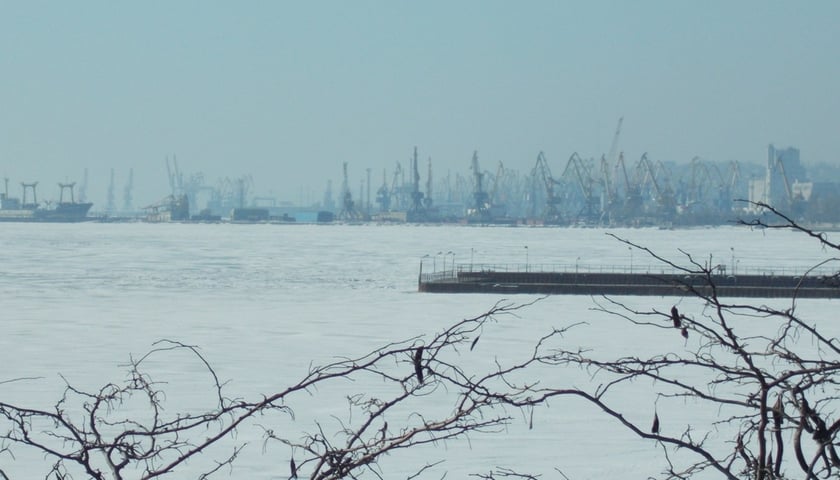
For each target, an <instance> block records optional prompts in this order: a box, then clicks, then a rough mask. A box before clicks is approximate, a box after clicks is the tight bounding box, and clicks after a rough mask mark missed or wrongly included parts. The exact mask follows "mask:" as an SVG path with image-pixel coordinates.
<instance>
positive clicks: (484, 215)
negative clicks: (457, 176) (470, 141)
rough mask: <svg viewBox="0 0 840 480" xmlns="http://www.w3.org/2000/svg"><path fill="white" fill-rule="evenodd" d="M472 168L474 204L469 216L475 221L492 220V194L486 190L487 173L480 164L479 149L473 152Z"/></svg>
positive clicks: (468, 213) (468, 212)
mask: <svg viewBox="0 0 840 480" xmlns="http://www.w3.org/2000/svg"><path fill="white" fill-rule="evenodd" d="M470 169H471V170H472V172H473V206H472V208H470V209H469V210H468V211H467V216H468V217H470V218H472V219H473V220H475V221H479V222H487V221H489V220H490V196H489V195H488V194H487V192H486V191H484V177H485V175H486V174H485V173H484V172H482V171H481V167H479V165H478V151H477V150H476V151H474V152H473V156H472V162H471V163H470Z"/></svg>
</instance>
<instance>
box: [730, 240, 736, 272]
mask: <svg viewBox="0 0 840 480" xmlns="http://www.w3.org/2000/svg"><path fill="white" fill-rule="evenodd" d="M729 251H730V252H731V253H732V260H731V265H732V275H735V247H729Z"/></svg>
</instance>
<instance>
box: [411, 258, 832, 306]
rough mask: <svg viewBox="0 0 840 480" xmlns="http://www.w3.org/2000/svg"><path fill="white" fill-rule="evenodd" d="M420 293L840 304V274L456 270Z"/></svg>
mask: <svg viewBox="0 0 840 480" xmlns="http://www.w3.org/2000/svg"><path fill="white" fill-rule="evenodd" d="M418 290H419V291H420V292H428V293H494V294H504V295H508V294H541V295H636V296H644V295H648V296H685V295H697V294H699V295H712V294H713V293H714V294H715V295H717V296H719V297H753V298H793V297H796V298H840V274H838V272H836V271H835V272H833V273H832V272H829V271H825V270H822V271H819V272H817V271H810V272H808V273H807V274H805V273H802V274H795V273H787V272H782V273H777V272H775V271H772V270H764V271H762V270H755V271H750V272H749V273H745V274H741V275H735V274H726V273H724V272H721V273H719V274H718V273H714V274H712V275H705V274H692V273H687V272H680V271H668V272H666V271H653V270H650V269H644V270H640V271H632V269H630V271H621V270H620V269H615V270H609V269H598V271H593V270H592V269H589V268H586V269H581V268H579V267H578V266H576V267H575V269H574V270H571V271H530V270H529V269H528V268H527V267H526V268H518V269H517V268H509V267H507V266H505V267H499V266H486V267H485V266H481V265H454V266H453V268H452V269H450V270H447V271H444V272H432V273H423V272H422V269H421V272H420V275H419V278H418Z"/></svg>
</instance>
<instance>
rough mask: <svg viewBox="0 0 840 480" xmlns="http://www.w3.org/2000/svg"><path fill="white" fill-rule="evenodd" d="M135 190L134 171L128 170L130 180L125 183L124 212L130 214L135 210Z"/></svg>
mask: <svg viewBox="0 0 840 480" xmlns="http://www.w3.org/2000/svg"><path fill="white" fill-rule="evenodd" d="M133 190H134V169H133V168H129V169H128V180H127V181H126V182H125V188H124V189H123V210H125V211H126V212H130V211H131V210H133V209H134V206H133V205H132V204H133V196H132V192H133Z"/></svg>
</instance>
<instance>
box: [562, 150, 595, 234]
mask: <svg viewBox="0 0 840 480" xmlns="http://www.w3.org/2000/svg"><path fill="white" fill-rule="evenodd" d="M591 171H592V170H591V168H590V167H589V165H587V163H586V162H585V161H584V160H583V159H582V158H581V157H580V155H578V153H577V152H574V153H572V155H571V156H570V157H569V161H568V162H567V163H566V169H565V170H564V171H563V175H562V178H572V179H573V180H574V182H575V183H577V185H578V188H579V189H580V194H581V197H582V200H583V205H582V207H581V208H580V210H579V212H578V214H577V215H578V217H579V218H581V219H583V220H584V221H586V222H590V223H591V222H594V221H595V220H597V218H598V216H599V206H598V203H599V198H598V197H597V196H596V195H595V189H594V188H593V184H594V181H593V180H592V173H591Z"/></svg>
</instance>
